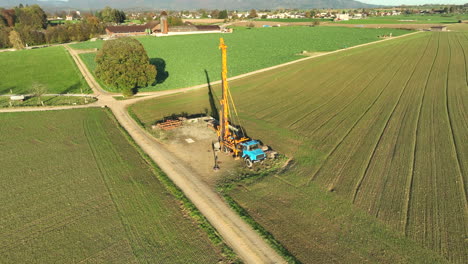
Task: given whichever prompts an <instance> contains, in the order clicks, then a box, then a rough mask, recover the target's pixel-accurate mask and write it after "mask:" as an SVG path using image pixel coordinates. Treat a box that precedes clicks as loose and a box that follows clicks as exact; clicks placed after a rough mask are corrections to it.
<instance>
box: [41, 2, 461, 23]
mask: <svg viewBox="0 0 468 264" xmlns="http://www.w3.org/2000/svg"><path fill="white" fill-rule="evenodd" d="M467 10H468V6H467V4H465V5H463V6H446V7H444V6H437V7H432V8H424V7H414V8H411V7H395V8H391V9H368V8H365V9H312V10H255V9H252V10H249V11H227V10H221V11H220V10H203V9H202V10H195V11H168V14H169V15H170V16H174V17H179V18H181V19H225V20H228V21H230V20H243V19H307V18H311V19H326V20H333V21H346V20H350V19H366V18H368V17H384V16H400V15H418V14H419V15H433V14H447V15H448V14H454V13H466V12H467ZM161 11H164V10H160V11H146V12H144V11H143V12H142V11H139V12H134V11H133V12H132V11H126V12H125V14H126V18H127V19H128V20H131V21H133V23H138V22H136V21H138V20H139V21H140V22H141V23H143V22H144V21H151V20H157V19H158V18H159V14H160V12H161ZM80 17H81V13H80V11H72V12H70V11H69V13H68V14H67V15H65V16H51V17H49V19H50V20H63V21H71V20H79V19H80Z"/></svg>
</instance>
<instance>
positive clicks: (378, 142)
mask: <svg viewBox="0 0 468 264" xmlns="http://www.w3.org/2000/svg"><path fill="white" fill-rule="evenodd" d="M429 43H430V39H429V40H428V42H427V44H426V48H425V49H424V52H423V53H422V54H421V55H420V57H419V59H418V62H417V63H415V64H414V67H413V70H412V71H411V75H410V76H409V77H408V79H407V80H406V82H405V86H404V88H403V89H402V91H401V93H400V95H399V97H398V100H397V102H396V104H395V105H394V107H393V109H392V111H391V114H390V115H389V117H388V118H387V120H386V122H385V126H384V128H383V129H382V132H381V133H380V136H379V139H378V140H377V143H376V144H375V146H374V148H373V150H372V154H371V155H370V156H369V159H368V160H367V165H366V168H365V170H364V172H363V173H362V175H361V176H360V177H359V181H358V183H357V184H356V187H355V189H354V193H353V198H352V203H353V204H354V203H355V200H356V196H357V194H358V192H359V188H360V187H361V184H362V181H363V180H364V178H365V176H366V174H367V172H368V170H369V166H370V164H371V161H372V159H373V158H374V155H375V153H376V151H377V148H378V146H379V145H380V144H381V141H382V138H383V135H384V134H385V131H386V130H387V129H388V125H389V123H390V120H391V119H392V118H393V115H394V113H395V110H396V109H397V107H398V105H399V104H400V101H401V98H402V95H403V94H404V93H405V91H406V89H407V88H408V84H409V82H410V80H411V79H412V78H413V75H414V72H415V71H416V69H417V68H418V65H419V63H420V62H421V60H422V58H423V57H424V54H425V53H426V51H427V48H428V47H429ZM401 69H402V68H401V67H400V69H398V72H399V71H400V70H401ZM395 75H396V74H395ZM395 75H393V76H392V79H393V78H394V77H395ZM381 195H382V192H381V193H380V196H381ZM377 216H378V211H377Z"/></svg>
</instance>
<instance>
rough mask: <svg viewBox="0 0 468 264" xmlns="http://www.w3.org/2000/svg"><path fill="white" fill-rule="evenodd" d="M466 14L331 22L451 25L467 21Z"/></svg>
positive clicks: (384, 17)
mask: <svg viewBox="0 0 468 264" xmlns="http://www.w3.org/2000/svg"><path fill="white" fill-rule="evenodd" d="M467 19H468V14H455V15H453V16H441V15H399V16H383V17H369V18H365V19H350V20H348V21H339V22H333V23H337V24H451V23H458V21H459V20H467Z"/></svg>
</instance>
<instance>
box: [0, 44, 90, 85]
mask: <svg viewBox="0 0 468 264" xmlns="http://www.w3.org/2000/svg"><path fill="white" fill-rule="evenodd" d="M0 76H2V78H1V79H0V94H8V93H10V91H12V92H13V93H14V94H27V93H30V90H31V86H32V84H33V83H35V82H36V83H40V84H44V85H45V86H47V93H54V94H55V93H81V92H82V91H83V93H91V89H90V88H89V86H88V84H87V83H86V81H85V80H84V79H83V77H82V76H81V73H80V71H79V70H78V68H77V67H76V65H75V62H74V61H73V59H72V58H71V56H70V55H69V54H68V52H67V51H66V50H65V48H63V47H48V48H41V49H32V50H21V51H13V52H1V53H0Z"/></svg>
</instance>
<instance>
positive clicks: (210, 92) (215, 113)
mask: <svg viewBox="0 0 468 264" xmlns="http://www.w3.org/2000/svg"><path fill="white" fill-rule="evenodd" d="M205 76H206V83H207V84H208V100H209V101H210V110H211V113H210V115H211V116H212V117H213V118H214V119H216V120H219V111H218V108H217V107H216V102H219V99H218V97H216V94H214V93H213V88H212V87H211V83H210V76H209V74H208V71H207V70H205ZM215 98H216V100H215Z"/></svg>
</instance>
